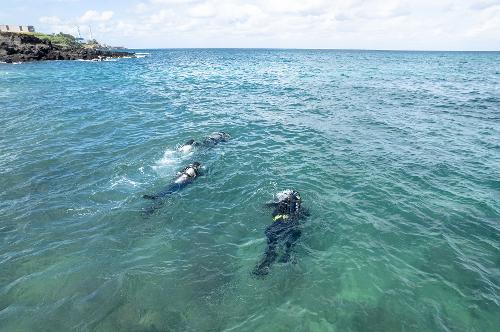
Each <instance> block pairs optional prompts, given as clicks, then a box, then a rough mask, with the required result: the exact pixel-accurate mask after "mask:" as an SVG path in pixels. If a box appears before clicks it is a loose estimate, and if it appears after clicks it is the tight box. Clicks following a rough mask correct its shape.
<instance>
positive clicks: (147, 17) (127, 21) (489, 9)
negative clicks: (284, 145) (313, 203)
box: [40, 0, 500, 49]
mask: <svg viewBox="0 0 500 332" xmlns="http://www.w3.org/2000/svg"><path fill="white" fill-rule="evenodd" d="M59 17H61V16H59ZM59 17H57V16H44V17H42V18H40V22H41V23H42V24H45V26H47V27H50V28H51V29H54V28H55V27H57V28H61V27H62V26H63V25H64V24H67V25H68V26H71V25H70V23H71V24H72V25H73V26H74V25H75V24H78V23H82V24H83V23H86V24H92V27H93V28H94V27H95V30H96V33H99V32H102V34H101V35H100V36H98V37H102V38H105V39H110V40H116V41H118V43H121V44H127V45H130V46H136V45H137V46H143V47H147V46H151V47H154V46H156V47H197V46H202V47H204V46H214V47H218V46H223V47H299V48H300V47H315V48H391V49H478V48H480V49H498V48H499V46H498V45H500V26H499V25H500V0H477V1H475V2H474V4H472V5H471V2H470V1H468V0H441V1H435V0H420V1H418V2H417V1H412V0H370V1H368V0H308V1H305V0H249V1H245V0H142V2H141V0H139V1H138V2H135V3H134V4H132V5H130V7H128V8H118V7H117V8H116V12H113V11H110V10H107V11H102V12H99V11H96V10H88V11H86V12H84V13H83V14H82V16H79V17H74V18H64V19H61V18H59Z"/></svg>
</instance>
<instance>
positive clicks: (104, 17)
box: [78, 10, 114, 23]
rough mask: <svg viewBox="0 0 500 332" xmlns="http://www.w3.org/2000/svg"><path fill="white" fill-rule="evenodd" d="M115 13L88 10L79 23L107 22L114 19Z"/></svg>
mask: <svg viewBox="0 0 500 332" xmlns="http://www.w3.org/2000/svg"><path fill="white" fill-rule="evenodd" d="M113 15H114V13H113V12H112V11H111V10H106V11H103V12H98V11H96V10H87V11H86V12H85V13H84V14H83V15H82V16H81V17H80V18H79V19H78V21H79V22H81V23H88V22H106V21H109V20H110V19H111V18H112V17H113Z"/></svg>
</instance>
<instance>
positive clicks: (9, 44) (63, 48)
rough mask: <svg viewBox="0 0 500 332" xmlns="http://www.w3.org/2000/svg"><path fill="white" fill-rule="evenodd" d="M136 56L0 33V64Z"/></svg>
mask: <svg viewBox="0 0 500 332" xmlns="http://www.w3.org/2000/svg"><path fill="white" fill-rule="evenodd" d="M129 56H134V54H133V53H129V52H116V51H109V50H102V49H96V48H85V47H83V46H80V45H77V44H72V45H57V44H54V43H52V42H51V41H50V40H46V39H42V38H39V37H38V36H35V35H33V34H27V33H26V34H25V33H12V32H0V62H7V63H12V62H27V61H40V60H79V59H82V60H93V59H105V58H121V57H129Z"/></svg>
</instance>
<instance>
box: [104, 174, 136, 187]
mask: <svg viewBox="0 0 500 332" xmlns="http://www.w3.org/2000/svg"><path fill="white" fill-rule="evenodd" d="M140 185H141V183H139V182H137V181H133V180H131V179H129V178H127V177H126V176H121V177H119V178H118V179H116V180H112V182H111V189H113V188H115V187H116V186H124V187H133V188H135V187H138V186H140Z"/></svg>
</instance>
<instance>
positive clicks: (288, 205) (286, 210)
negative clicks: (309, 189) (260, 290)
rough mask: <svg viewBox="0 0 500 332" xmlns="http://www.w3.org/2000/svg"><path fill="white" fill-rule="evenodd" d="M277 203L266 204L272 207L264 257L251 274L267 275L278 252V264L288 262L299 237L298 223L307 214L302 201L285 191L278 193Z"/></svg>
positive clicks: (295, 194) (298, 196)
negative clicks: (271, 220) (279, 252)
mask: <svg viewBox="0 0 500 332" xmlns="http://www.w3.org/2000/svg"><path fill="white" fill-rule="evenodd" d="M277 198H278V202H274V203H269V204H266V205H267V206H269V207H273V208H274V210H273V213H272V217H273V223H272V224H271V225H269V226H268V227H267V228H266V231H265V234H266V237H267V248H266V251H265V253H264V257H263V258H262V259H261V261H260V262H259V264H257V266H256V267H255V269H254V271H253V274H254V275H257V276H264V275H266V274H268V273H269V269H270V268H271V265H272V264H273V263H274V262H275V261H276V259H277V258H278V250H282V251H283V253H282V255H281V257H280V259H279V262H282V263H286V262H288V261H290V256H291V253H292V250H293V247H294V245H295V243H296V242H297V240H298V239H299V237H300V235H301V230H300V227H299V226H300V221H301V220H302V219H304V218H305V217H306V216H307V215H308V213H307V211H306V210H305V209H304V208H303V207H302V200H301V198H300V195H299V193H298V192H296V191H294V190H285V191H283V192H280V193H278V195H277Z"/></svg>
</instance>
